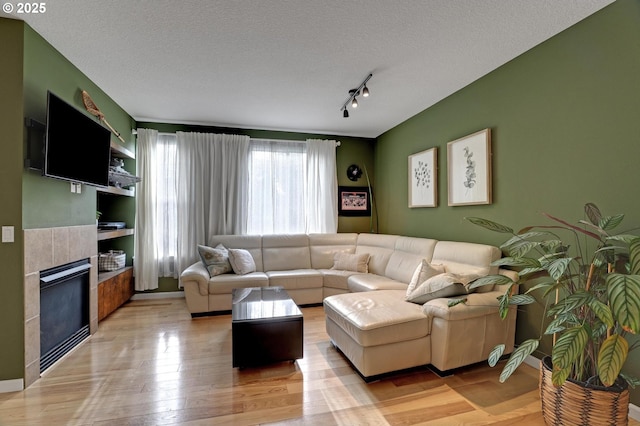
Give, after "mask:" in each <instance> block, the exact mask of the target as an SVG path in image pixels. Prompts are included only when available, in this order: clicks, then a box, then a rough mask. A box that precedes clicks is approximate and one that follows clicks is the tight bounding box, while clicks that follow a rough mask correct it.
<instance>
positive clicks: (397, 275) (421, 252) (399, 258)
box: [381, 237, 437, 284]
mask: <svg viewBox="0 0 640 426" xmlns="http://www.w3.org/2000/svg"><path fill="white" fill-rule="evenodd" d="M436 243H437V241H436V240H431V239H428V238H415V237H398V239H397V240H396V242H395V246H394V249H393V253H392V254H391V256H390V257H389V261H388V262H387V266H386V268H385V270H384V273H383V274H381V275H384V276H385V277H389V278H392V279H394V280H396V281H402V282H403V283H407V284H408V283H409V281H410V280H411V276H412V274H413V271H414V270H415V268H416V266H417V265H418V264H419V263H420V261H422V259H427V261H430V260H431V259H432V257H433V250H434V248H435V246H436Z"/></svg>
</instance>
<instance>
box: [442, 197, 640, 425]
mask: <svg viewBox="0 0 640 426" xmlns="http://www.w3.org/2000/svg"><path fill="white" fill-rule="evenodd" d="M584 210H585V216H586V220H580V221H579V222H578V224H577V225H575V224H571V223H569V222H567V221H565V220H562V219H559V218H556V217H554V216H551V215H549V214H544V216H546V217H547V218H548V219H550V220H551V221H552V223H551V224H549V225H542V226H528V227H526V228H524V229H522V230H520V231H518V232H514V231H513V230H512V229H511V228H509V227H507V226H504V225H501V224H499V223H496V222H493V221H490V220H487V219H482V218H478V217H469V218H465V219H466V220H468V221H470V222H471V223H473V224H475V225H478V226H481V227H483V228H486V229H489V230H491V231H494V232H500V233H504V234H510V238H509V239H508V240H507V241H506V242H505V243H504V244H502V245H501V246H500V248H501V249H502V250H503V251H504V252H505V254H506V256H505V257H503V258H502V259H500V260H498V261H496V262H494V265H499V266H506V267H513V268H515V269H516V270H517V271H518V274H519V279H518V281H513V280H512V279H510V278H509V277H507V276H503V275H493V276H488V277H484V278H481V279H479V280H477V281H476V282H474V283H472V284H471V287H480V286H483V285H490V284H499V285H503V286H505V287H506V289H505V292H504V294H503V295H502V296H501V297H500V308H499V312H500V315H501V316H502V317H503V318H504V317H505V316H506V314H507V312H508V310H509V307H510V306H512V305H525V304H531V303H537V302H538V299H539V300H541V301H543V302H545V312H546V317H547V318H548V324H547V326H546V329H545V330H541V335H540V336H539V337H538V338H532V339H528V340H526V341H524V342H522V343H521V344H520V345H519V346H518V347H517V348H516V349H515V350H514V351H513V353H512V354H511V356H510V357H509V359H508V361H507V363H506V364H505V366H504V368H503V370H502V373H501V375H500V381H501V382H504V381H505V380H507V379H508V378H509V376H510V375H511V374H512V373H513V372H514V371H515V370H516V368H518V366H520V364H522V362H523V361H524V360H525V358H527V356H529V355H530V354H532V353H533V352H534V351H535V350H536V349H537V348H538V345H539V343H540V341H541V339H542V337H543V335H552V336H553V340H552V349H551V355H550V357H545V358H543V361H542V362H541V382H540V386H541V389H540V391H541V400H542V409H543V415H544V416H545V420H546V421H547V423H551V424H572V422H575V424H584V423H600V422H603V423H609V422H613V423H616V424H626V422H627V412H628V404H629V395H628V389H627V385H631V386H634V385H635V384H637V380H636V379H634V378H632V377H629V376H627V375H625V374H623V373H622V372H621V370H622V367H623V365H624V363H625V361H626V360H627V356H628V353H629V351H631V350H633V349H636V348H637V347H638V345H639V344H638V343H637V342H636V343H630V342H629V341H628V340H627V337H628V336H629V334H637V333H638V332H639V331H640V238H639V237H637V236H635V235H630V234H628V233H613V232H612V231H614V229H616V228H617V227H618V226H619V225H620V223H621V222H622V220H623V218H624V215H615V216H603V215H602V214H601V213H600V210H599V209H598V207H596V206H595V205H594V204H592V203H588V204H586V205H585V208H584ZM523 282H529V284H530V285H531V288H529V289H528V290H527V291H526V292H525V293H524V294H517V291H514V290H516V289H517V286H518V285H519V284H521V283H523ZM534 293H535V294H539V295H540V297H539V298H538V299H536V298H534V297H533V296H532V294H534ZM457 303H464V299H461V300H455V301H452V302H451V303H450V304H451V305H454V304H457ZM504 347H505V346H504V345H498V346H496V347H495V348H494V350H493V351H492V352H491V354H490V357H489V364H490V365H491V366H495V365H496V364H497V362H498V361H499V360H500V358H501V357H502V355H503V351H504ZM559 389H562V390H559ZM581 392H586V393H587V395H585V394H584V393H581ZM596 392H602V395H601V396H599V397H598V398H600V399H598V400H595V399H594V398H593V395H595V394H596ZM567 396H570V397H571V398H569V399H568V400H561V398H563V397H567ZM549 398H551V400H549ZM614 406H615V407H614ZM613 408H615V409H616V410H617V411H616V412H615V413H613V412H611V410H612V409H613ZM585 410H587V411H585ZM585 413H587V414H585Z"/></svg>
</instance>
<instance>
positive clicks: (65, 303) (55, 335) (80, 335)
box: [40, 259, 91, 372]
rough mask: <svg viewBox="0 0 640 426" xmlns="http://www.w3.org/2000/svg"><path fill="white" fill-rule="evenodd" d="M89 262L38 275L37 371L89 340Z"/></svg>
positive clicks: (76, 263) (82, 261) (77, 263)
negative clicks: (38, 354) (38, 336)
mask: <svg viewBox="0 0 640 426" xmlns="http://www.w3.org/2000/svg"><path fill="white" fill-rule="evenodd" d="M90 269H91V264H90V262H89V259H84V260H80V261H77V262H72V263H68V264H65V265H61V266H57V267H54V268H51V269H47V270H45V271H41V272H40V372H43V371H45V370H46V369H47V368H49V367H50V366H51V365H52V364H53V363H55V362H56V361H57V360H59V359H60V358H62V357H63V356H64V355H65V354H66V353H67V352H69V351H70V350H71V349H73V348H74V347H75V346H76V345H78V344H79V343H80V342H82V341H83V340H84V339H86V338H87V337H89V335H90V331H89V317H90V315H89V293H90Z"/></svg>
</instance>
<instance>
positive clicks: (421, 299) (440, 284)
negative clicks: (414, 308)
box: [405, 273, 477, 305]
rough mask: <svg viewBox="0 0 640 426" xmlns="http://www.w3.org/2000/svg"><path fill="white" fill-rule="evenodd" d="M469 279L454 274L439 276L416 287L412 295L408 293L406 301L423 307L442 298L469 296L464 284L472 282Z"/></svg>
mask: <svg viewBox="0 0 640 426" xmlns="http://www.w3.org/2000/svg"><path fill="white" fill-rule="evenodd" d="M476 278H477V277H476ZM468 279H469V277H460V276H458V275H456V274H452V273H444V274H439V275H436V276H433V277H431V278H429V279H428V280H426V281H424V282H423V283H421V284H420V285H418V286H416V288H415V289H414V290H413V291H412V292H411V294H409V293H407V295H406V297H405V300H407V301H409V302H413V303H418V304H421V305H422V304H424V303H427V302H428V301H429V300H433V299H439V298H441V297H453V296H462V295H465V294H469V293H470V291H468V290H467V286H466V285H465V284H464V283H463V282H462V281H466V282H467V283H468V282H470V281H468ZM471 292H472V291H471Z"/></svg>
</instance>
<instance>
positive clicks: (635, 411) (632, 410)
mask: <svg viewBox="0 0 640 426" xmlns="http://www.w3.org/2000/svg"><path fill="white" fill-rule="evenodd" d="M523 362H524V363H525V364H527V365H529V366H531V367H533V368H536V369H537V368H540V360H539V359H538V358H536V357H534V356H531V355H529V356H527V357H526V358H525V359H524V361H523ZM629 417H630V418H632V419H633V420H637V421H640V407H638V406H637V405H634V404H631V403H629Z"/></svg>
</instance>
